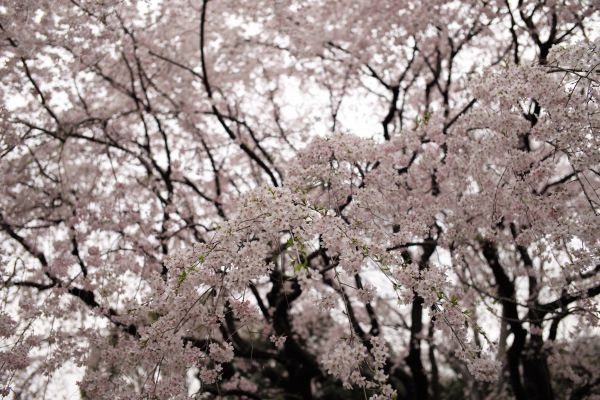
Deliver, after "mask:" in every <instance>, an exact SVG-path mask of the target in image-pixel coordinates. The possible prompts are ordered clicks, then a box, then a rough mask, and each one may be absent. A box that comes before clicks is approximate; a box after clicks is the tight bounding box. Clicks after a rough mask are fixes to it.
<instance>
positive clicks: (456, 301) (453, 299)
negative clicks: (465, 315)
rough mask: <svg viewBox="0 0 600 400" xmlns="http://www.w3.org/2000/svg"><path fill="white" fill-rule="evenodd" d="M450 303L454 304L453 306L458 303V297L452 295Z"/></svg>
mask: <svg viewBox="0 0 600 400" xmlns="http://www.w3.org/2000/svg"><path fill="white" fill-rule="evenodd" d="M450 304H452V305H453V306H456V305H458V297H456V296H455V295H452V297H451V298H450Z"/></svg>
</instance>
